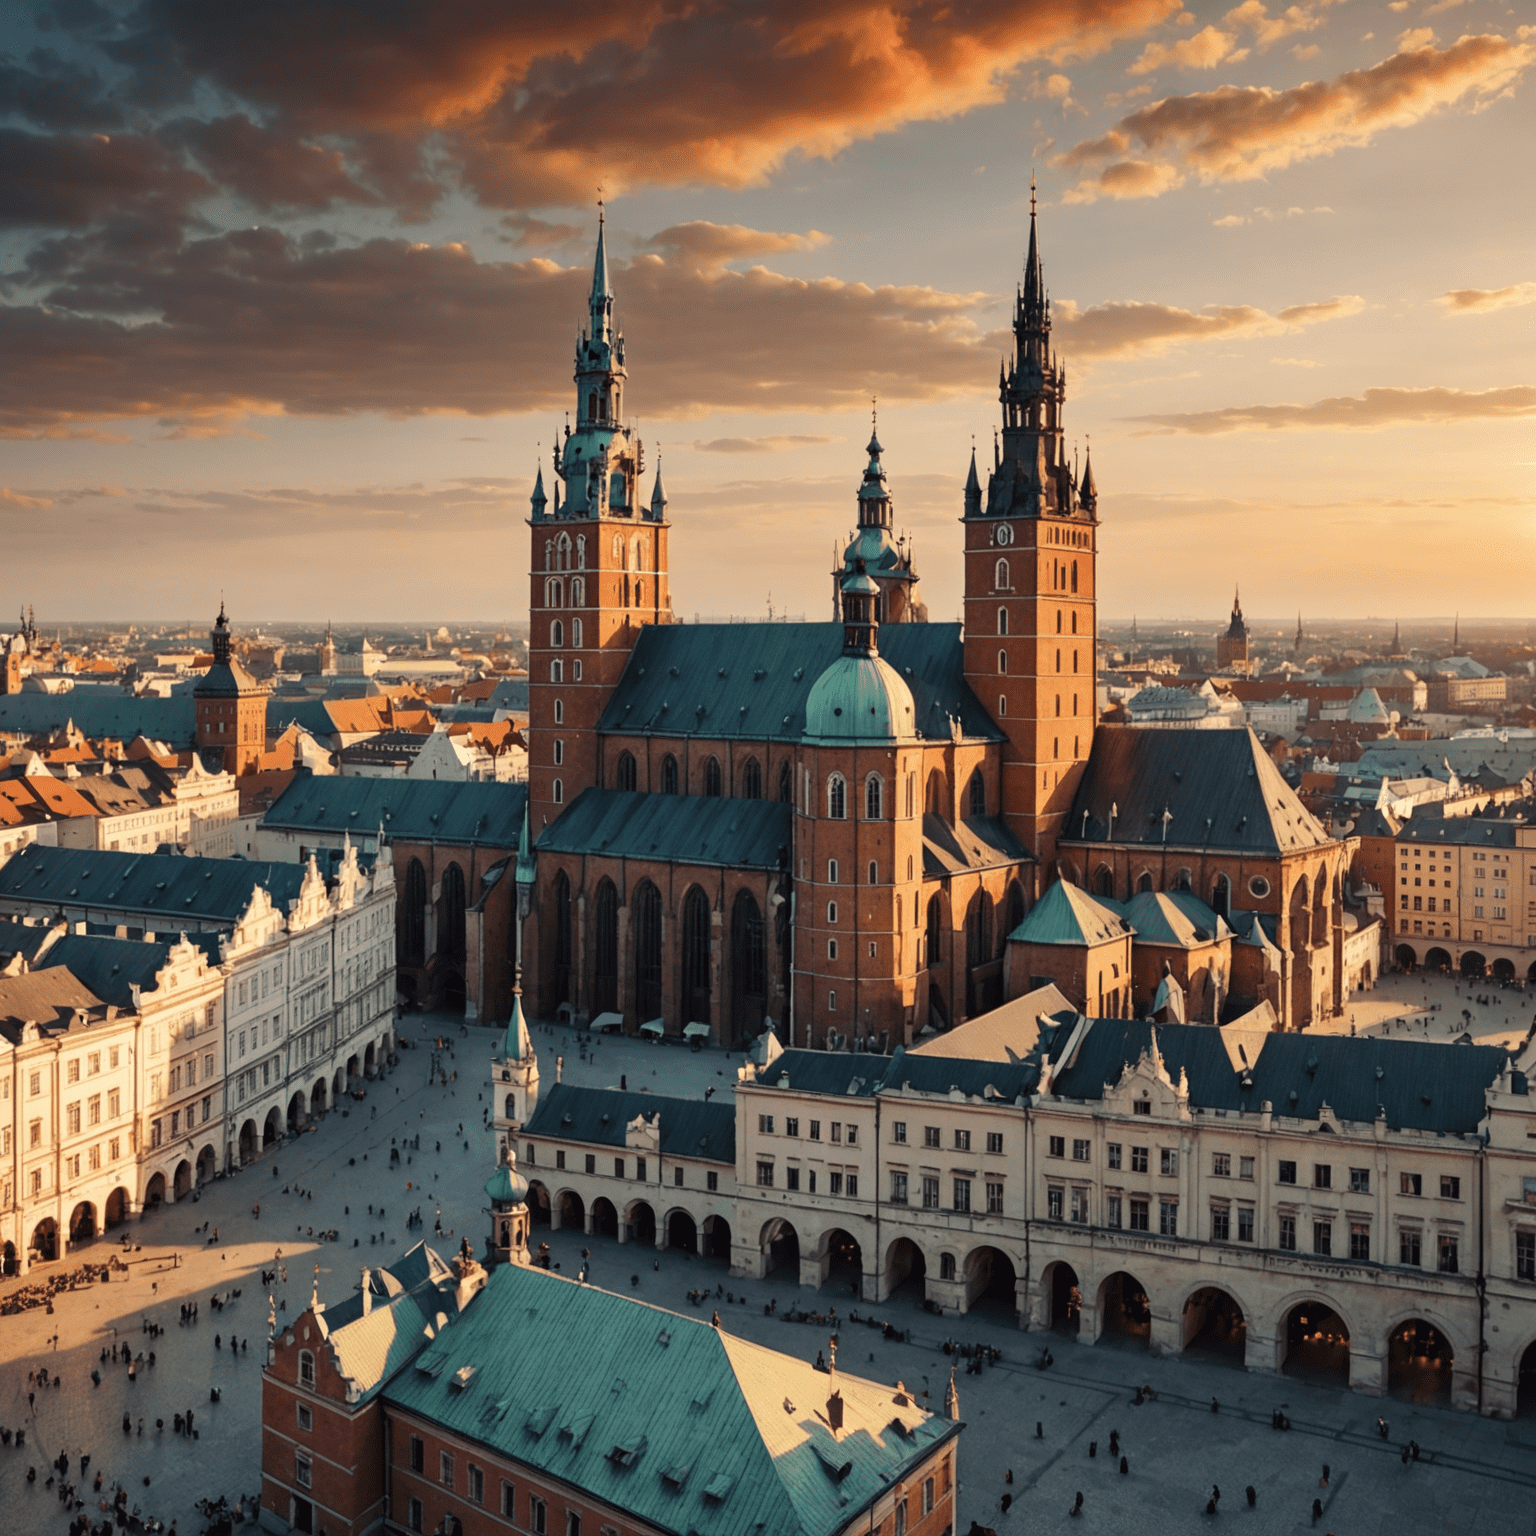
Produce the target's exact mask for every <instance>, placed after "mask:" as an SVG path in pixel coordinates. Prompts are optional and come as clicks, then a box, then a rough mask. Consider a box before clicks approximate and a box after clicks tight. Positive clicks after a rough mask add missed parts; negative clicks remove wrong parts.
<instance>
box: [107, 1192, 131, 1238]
mask: <svg viewBox="0 0 1536 1536" xmlns="http://www.w3.org/2000/svg"><path fill="white" fill-rule="evenodd" d="M127 1219H128V1191H127V1190H126V1189H124V1188H123V1187H122V1185H121V1184H119V1185H118V1187H117V1188H116V1189H114V1190H113V1191H112V1193H111V1194H110V1195H108V1196H107V1204H106V1209H105V1211H104V1212H103V1216H102V1223H103V1226H104V1227H105V1229H106V1230H107V1231H108V1232H110V1231H111V1230H112V1228H113V1227H119V1226H121V1225H122V1224H123V1223H124V1222H125V1221H127Z"/></svg>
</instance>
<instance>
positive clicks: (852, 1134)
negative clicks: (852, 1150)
mask: <svg viewBox="0 0 1536 1536" xmlns="http://www.w3.org/2000/svg"><path fill="white" fill-rule="evenodd" d="M776 1124H777V1120H776V1118H775V1117H774V1116H773V1115H759V1116H758V1117H757V1129H758V1131H759V1133H760V1134H762V1135H764V1136H772V1135H774V1126H775V1125H776ZM806 1129H807V1132H808V1134H809V1137H810V1139H811V1140H812V1141H820V1140H821V1121H820V1120H807V1121H806ZM784 1134H785V1135H786V1136H798V1135H799V1134H800V1117H799V1116H798V1115H786V1116H785V1117H784ZM845 1137H846V1140H845V1139H844V1138H845ZM827 1140H828V1141H830V1142H831V1143H832V1145H833V1146H839V1145H842V1146H849V1147H856V1146H858V1144H859V1128H858V1126H857V1125H854V1124H853V1123H852V1122H847V1121H842V1120H829V1121H828V1122H827Z"/></svg>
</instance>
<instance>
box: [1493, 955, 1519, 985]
mask: <svg viewBox="0 0 1536 1536" xmlns="http://www.w3.org/2000/svg"><path fill="white" fill-rule="evenodd" d="M1493 979H1494V980H1495V981H1513V980H1514V979H1515V962H1514V961H1513V960H1508V959H1506V958H1505V957H1504V956H1502V955H1501V956H1500V957H1499V958H1498V959H1497V960H1495V961H1494V962H1493Z"/></svg>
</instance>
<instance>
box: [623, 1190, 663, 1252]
mask: <svg viewBox="0 0 1536 1536" xmlns="http://www.w3.org/2000/svg"><path fill="white" fill-rule="evenodd" d="M624 1230H625V1231H626V1232H627V1233H628V1234H629V1241H630V1242H632V1243H639V1244H641V1245H642V1246H643V1247H646V1248H654V1247H655V1246H656V1208H655V1207H654V1206H653V1205H652V1204H651V1203H650V1201H649V1200H631V1201H630V1203H629V1204H628V1206H626V1207H625V1210H624Z"/></svg>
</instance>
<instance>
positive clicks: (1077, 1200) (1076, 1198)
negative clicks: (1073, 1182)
mask: <svg viewBox="0 0 1536 1536" xmlns="http://www.w3.org/2000/svg"><path fill="white" fill-rule="evenodd" d="M1072 1220H1073V1221H1075V1222H1076V1223H1077V1225H1078V1226H1080V1227H1086V1226H1087V1225H1088V1191H1087V1190H1086V1189H1074V1190H1073V1191H1072Z"/></svg>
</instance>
